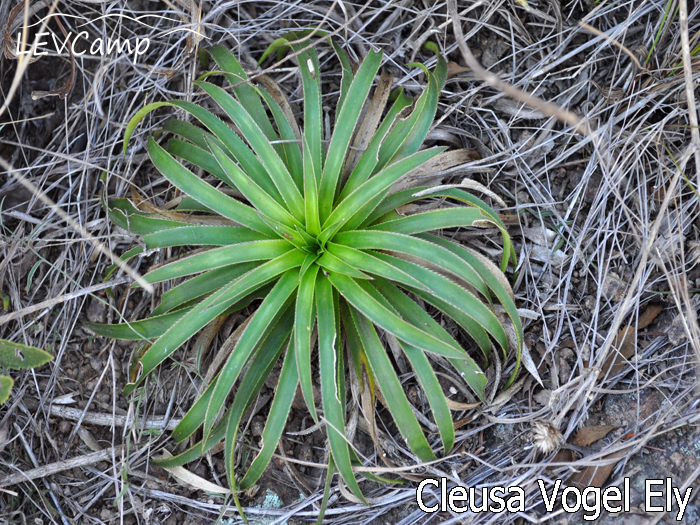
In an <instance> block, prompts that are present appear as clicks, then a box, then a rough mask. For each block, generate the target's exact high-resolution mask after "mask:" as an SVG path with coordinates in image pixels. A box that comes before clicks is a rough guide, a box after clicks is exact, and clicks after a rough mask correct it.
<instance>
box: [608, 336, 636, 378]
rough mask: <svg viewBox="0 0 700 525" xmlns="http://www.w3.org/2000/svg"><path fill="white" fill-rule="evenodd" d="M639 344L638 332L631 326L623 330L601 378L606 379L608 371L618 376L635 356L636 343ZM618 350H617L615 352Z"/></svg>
mask: <svg viewBox="0 0 700 525" xmlns="http://www.w3.org/2000/svg"><path fill="white" fill-rule="evenodd" d="M636 342H637V331H636V330H634V329H633V328H632V327H631V326H628V327H626V328H623V329H621V330H620V332H619V333H618V334H617V339H616V340H615V344H614V345H613V346H614V348H613V349H612V351H611V352H610V355H609V356H608V358H607V359H606V360H605V364H604V365H603V369H602V372H601V377H606V376H607V375H608V371H609V372H610V374H611V375H615V374H617V373H618V372H619V371H620V370H621V369H622V368H623V367H625V366H626V365H627V360H628V359H629V358H630V357H632V356H633V355H634V348H635V343H636ZM615 349H617V350H615Z"/></svg>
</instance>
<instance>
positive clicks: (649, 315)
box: [637, 304, 664, 330]
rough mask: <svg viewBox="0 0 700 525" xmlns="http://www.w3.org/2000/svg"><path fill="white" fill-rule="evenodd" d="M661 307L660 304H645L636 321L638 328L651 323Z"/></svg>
mask: <svg viewBox="0 0 700 525" xmlns="http://www.w3.org/2000/svg"><path fill="white" fill-rule="evenodd" d="M663 309H664V307H663V305H661V304H650V305H649V306H647V307H646V309H645V310H644V313H643V314H642V315H640V316H639V321H637V325H638V327H639V329H640V330H641V329H643V328H646V327H647V326H649V325H650V324H651V323H653V322H654V319H656V317H657V316H658V315H659V314H660V313H661V310H663Z"/></svg>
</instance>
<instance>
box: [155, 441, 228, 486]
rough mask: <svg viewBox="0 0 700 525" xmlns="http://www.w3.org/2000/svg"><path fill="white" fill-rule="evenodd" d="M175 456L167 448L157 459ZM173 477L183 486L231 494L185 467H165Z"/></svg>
mask: <svg viewBox="0 0 700 525" xmlns="http://www.w3.org/2000/svg"><path fill="white" fill-rule="evenodd" d="M171 457H173V456H172V455H171V454H170V453H169V452H168V451H167V450H165V449H163V451H162V455H161V456H160V457H158V458H156V459H168V458H171ZM164 468H165V470H167V471H168V472H169V473H170V475H171V476H172V477H174V478H175V479H176V480H177V482H178V483H179V484H180V485H182V486H183V487H187V488H194V489H196V490H202V491H204V492H211V493H213V494H230V493H231V491H230V490H229V489H225V488H224V487H220V486H219V485H215V484H214V483H211V482H210V481H207V480H206V479H204V478H201V477H199V476H197V475H196V474H193V473H192V472H190V471H189V470H187V469H185V468H184V467H164Z"/></svg>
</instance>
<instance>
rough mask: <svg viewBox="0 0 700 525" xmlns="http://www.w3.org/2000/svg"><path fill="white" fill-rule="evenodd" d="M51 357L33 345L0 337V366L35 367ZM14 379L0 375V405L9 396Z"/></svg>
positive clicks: (18, 368) (10, 367) (13, 368)
mask: <svg viewBox="0 0 700 525" xmlns="http://www.w3.org/2000/svg"><path fill="white" fill-rule="evenodd" d="M52 359H53V356H52V355H51V354H49V353H48V352H45V351H44V350H42V349H40V348H36V347H35V346H27V345H21V344H19V343H13V342H12V341H7V340H5V339H0V368H9V369H12V370H20V369H29V368H36V367H38V366H41V365H45V364H46V363H48V362H49V361H51V360H52ZM13 384H14V381H12V378H11V377H9V376H4V375H0V405H2V404H3V403H5V401H7V400H8V398H9V397H10V391H11V390H12V385H13Z"/></svg>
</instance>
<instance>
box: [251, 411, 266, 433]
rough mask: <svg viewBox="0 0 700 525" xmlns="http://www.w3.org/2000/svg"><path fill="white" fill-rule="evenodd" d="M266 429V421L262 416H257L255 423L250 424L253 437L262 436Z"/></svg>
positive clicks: (254, 419)
mask: <svg viewBox="0 0 700 525" xmlns="http://www.w3.org/2000/svg"><path fill="white" fill-rule="evenodd" d="M264 429H265V420H264V419H263V418H262V416H255V417H254V418H253V422H252V423H251V424H250V432H251V433H252V434H253V437H260V436H262V434H263V430H264Z"/></svg>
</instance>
